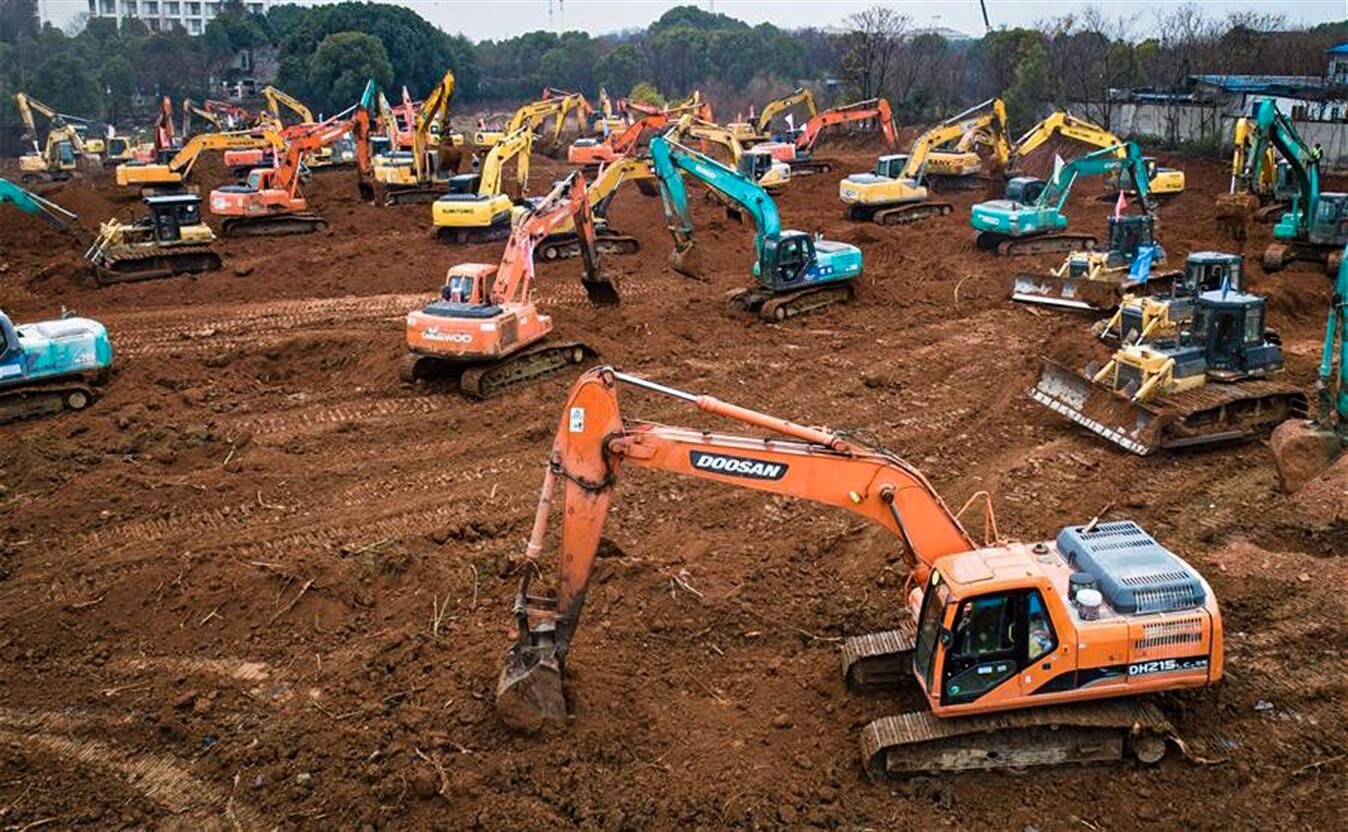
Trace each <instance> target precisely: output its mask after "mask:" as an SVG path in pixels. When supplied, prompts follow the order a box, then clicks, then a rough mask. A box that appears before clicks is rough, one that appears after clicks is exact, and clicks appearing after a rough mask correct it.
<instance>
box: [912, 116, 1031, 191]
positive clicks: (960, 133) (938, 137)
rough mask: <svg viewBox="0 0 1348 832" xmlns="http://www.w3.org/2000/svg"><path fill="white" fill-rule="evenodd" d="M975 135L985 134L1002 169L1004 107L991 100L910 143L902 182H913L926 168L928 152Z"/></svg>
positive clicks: (950, 119) (949, 119) (943, 123)
mask: <svg viewBox="0 0 1348 832" xmlns="http://www.w3.org/2000/svg"><path fill="white" fill-rule="evenodd" d="M978 131H988V132H989V133H990V134H991V135H990V138H989V141H990V143H991V145H992V147H993V153H994V155H995V156H996V158H997V162H998V164H999V165H1005V164H1006V161H1007V155H1008V153H1009V149H1008V145H1007V141H1006V138H1005V136H1006V105H1005V104H1003V103H1002V100H1001V99H1000V98H991V99H988V100H987V101H984V102H983V103H982V104H979V105H977V106H974V107H970V108H969V109H967V110H965V111H964V112H962V113H960V114H958V115H955V116H951V117H950V118H948V119H946V120H945V121H943V122H941V123H940V124H938V125H936V126H935V127H933V128H931V129H930V130H928V131H927V132H925V133H923V134H922V135H921V136H918V137H917V140H916V141H915V142H913V148H912V150H911V151H909V155H908V162H907V163H906V164H905V165H904V168H903V171H902V172H901V173H900V174H899V175H900V176H901V177H903V178H905V179H913V180H916V179H917V178H918V175H919V174H921V173H922V170H923V168H924V167H925V166H926V164H927V157H928V156H930V155H931V152H932V151H933V150H935V149H937V148H939V147H941V146H942V145H944V144H948V143H950V142H953V141H955V140H957V139H960V140H963V139H964V138H965V137H966V136H970V135H972V134H974V133H976V132H978Z"/></svg>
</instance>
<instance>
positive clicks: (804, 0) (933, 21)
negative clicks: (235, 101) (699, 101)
mask: <svg viewBox="0 0 1348 832" xmlns="http://www.w3.org/2000/svg"><path fill="white" fill-rule="evenodd" d="M390 1H391V2H396V3H399V4H400V5H403V6H410V7H412V8H413V9H416V11H417V12H418V13H420V14H421V16H422V17H424V18H426V19H427V20H429V21H431V22H432V23H434V24H436V25H437V26H439V27H440V28H442V29H445V30H446V31H449V32H462V33H463V34H465V35H467V36H468V37H470V38H472V39H473V40H485V39H488V38H491V39H499V38H505V37H510V36H511V35H517V34H520V33H521V32H528V31H532V30H534V29H552V30H555V31H563V30H564V29H581V30H584V31H588V32H591V33H594V34H600V33H603V32H612V31H615V30H618V29H627V28H632V27H643V26H645V25H647V24H648V23H650V22H651V21H652V20H655V19H656V18H657V17H659V16H660V15H661V14H663V13H664V12H665V10H666V9H669V8H672V7H674V6H679V5H689V1H688V0H685V2H683V3H680V2H675V1H674V0H551V2H549V0H390ZM3 2H5V0H0V3H3ZM39 2H40V3H41V4H42V7H43V10H44V14H46V15H48V16H49V17H50V19H51V20H52V21H53V22H54V23H56V24H58V25H64V24H65V23H67V22H68V21H70V20H73V19H74V18H75V16H76V15H78V14H79V13H80V12H83V11H87V10H88V8H89V4H88V0H39ZM273 2H275V0H273ZM300 2H304V3H308V4H310V5H312V4H314V3H316V2H326V0H300ZM986 2H987V6H988V16H989V17H990V18H991V20H992V25H993V27H999V26H1020V25H1030V24H1033V23H1034V22H1035V21H1037V20H1042V19H1045V18H1049V17H1058V16H1061V15H1063V14H1068V13H1071V12H1074V11H1077V10H1079V9H1081V8H1083V7H1084V6H1087V5H1095V6H1098V7H1100V8H1102V9H1103V10H1104V11H1105V12H1106V13H1108V15H1109V16H1110V17H1127V18H1129V19H1130V20H1131V21H1132V23H1133V30H1134V35H1135V36H1142V37H1145V36H1146V34H1147V30H1148V28H1149V27H1150V26H1152V25H1153V23H1152V21H1153V20H1154V12H1155V11H1161V12H1166V11H1170V10H1173V9H1175V8H1177V7H1178V6H1181V5H1184V3H1183V0H1096V2H1094V3H1093V4H1092V3H1086V2H1081V0H986ZM697 5H698V6H701V7H702V8H704V9H706V8H714V9H715V11H718V12H723V13H725V14H728V15H731V16H733V17H737V18H739V19H741V20H745V21H748V22H749V23H761V22H764V21H770V22H772V23H775V24H777V25H778V26H782V27H784V28H800V27H805V26H819V27H824V26H833V25H838V24H840V23H841V22H842V20H843V18H845V17H846V16H847V15H849V14H851V13H852V12H856V11H860V10H862V9H865V8H867V7H869V6H875V5H886V6H893V7H895V8H897V9H899V10H900V11H902V12H903V13H904V14H907V15H908V16H909V17H911V18H912V20H913V25H914V26H918V27H927V26H945V27H949V28H951V29H958V30H960V31H962V32H966V33H968V34H971V35H979V34H981V33H982V32H983V17H982V13H981V12H980V11H979V4H978V0H905V1H904V2H888V3H878V2H876V0H700V2H698V3H697ZM1198 5H1201V6H1202V7H1203V8H1204V9H1205V10H1207V12H1208V13H1209V14H1210V15H1213V16H1221V15H1225V14H1227V13H1228V12H1234V11H1245V10H1251V9H1253V10H1258V11H1263V12H1273V13H1276V14H1281V15H1283V16H1284V17H1286V18H1287V21H1288V23H1289V24H1292V25H1298V24H1315V23H1325V22H1328V21H1334V20H1343V19H1345V17H1348V0H1296V1H1295V2H1278V3H1269V2H1250V0H1203V1H1202V2H1201V3H1199V4H1198ZM549 10H551V15H549Z"/></svg>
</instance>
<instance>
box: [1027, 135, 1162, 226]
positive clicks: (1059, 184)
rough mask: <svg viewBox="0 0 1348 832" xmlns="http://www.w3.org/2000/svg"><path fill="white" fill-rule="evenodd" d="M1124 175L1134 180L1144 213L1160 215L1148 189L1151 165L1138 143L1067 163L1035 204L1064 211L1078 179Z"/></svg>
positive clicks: (1114, 147) (1108, 148)
mask: <svg viewBox="0 0 1348 832" xmlns="http://www.w3.org/2000/svg"><path fill="white" fill-rule="evenodd" d="M1124 172H1127V173H1128V174H1129V175H1130V176H1131V177H1132V180H1133V183H1134V184H1135V185H1136V187H1137V195H1138V199H1139V200H1140V201H1141V202H1142V206H1143V208H1144V210H1146V212H1147V213H1148V214H1154V213H1156V204H1155V202H1154V201H1153V200H1152V198H1151V188H1150V186H1149V185H1148V182H1149V181H1150V180H1149V177H1148V176H1147V163H1146V160H1145V159H1144V158H1143V157H1142V150H1141V148H1139V147H1138V146H1137V143H1136V142H1123V143H1122V144H1117V145H1113V146H1111V147H1103V148H1101V149H1099V150H1095V151H1092V152H1090V153H1087V154H1086V155H1085V156H1078V157H1077V158H1075V159H1073V160H1072V161H1070V162H1067V163H1066V164H1065V165H1063V167H1062V169H1061V170H1060V171H1059V172H1058V174H1057V176H1055V177H1054V178H1052V179H1051V180H1050V181H1049V183H1048V185H1047V186H1046V187H1045V188H1044V190H1043V191H1041V192H1040V194H1039V197H1038V199H1037V200H1035V204H1036V205H1037V206H1039V207H1044V206H1047V205H1049V204H1056V206H1057V208H1058V210H1060V211H1061V210H1062V206H1063V203H1065V202H1066V201H1067V197H1068V195H1069V194H1070V193H1071V192H1072V185H1074V184H1075V183H1076V180H1077V178H1078V177H1081V176H1105V175H1111V174H1119V173H1124Z"/></svg>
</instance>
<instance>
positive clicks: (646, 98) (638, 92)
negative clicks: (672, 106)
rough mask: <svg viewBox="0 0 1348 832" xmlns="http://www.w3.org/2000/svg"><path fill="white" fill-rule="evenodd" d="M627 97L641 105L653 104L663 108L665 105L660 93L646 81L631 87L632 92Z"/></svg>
mask: <svg viewBox="0 0 1348 832" xmlns="http://www.w3.org/2000/svg"><path fill="white" fill-rule="evenodd" d="M627 97H628V98H630V99H631V100H633V101H639V102H641V103H642V104H654V105H655V106H657V107H663V106H665V104H666V103H667V102H666V101H665V97H664V96H663V95H661V94H660V91H659V90H657V89H656V88H655V87H654V86H653V85H652V84H650V83H649V82H647V81H642V82H641V83H639V84H637V85H636V86H635V87H632V91H631V92H629V93H628V94H627Z"/></svg>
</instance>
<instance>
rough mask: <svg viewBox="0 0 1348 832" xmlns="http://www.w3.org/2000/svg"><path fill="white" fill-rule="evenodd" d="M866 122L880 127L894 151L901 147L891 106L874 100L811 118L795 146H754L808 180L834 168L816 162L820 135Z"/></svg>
mask: <svg viewBox="0 0 1348 832" xmlns="http://www.w3.org/2000/svg"><path fill="white" fill-rule="evenodd" d="M866 121H874V122H875V123H876V126H877V127H878V128H879V129H880V132H881V133H883V134H884V137H885V143H886V144H888V145H889V148H890V149H891V150H893V149H894V147H895V146H897V145H898V141H899V135H898V130H897V129H896V128H895V127H894V114H893V112H891V111H890V109H889V102H888V101H887V100H885V99H883V98H872V99H869V100H867V101H857V102H855V103H853V104H844V105H843V106H841V107H834V108H833V109H831V110H825V111H824V112H822V113H819V114H818V115H815V116H811V117H810V120H809V121H807V122H805V126H804V127H802V128H801V129H800V132H798V133H797V134H796V138H795V141H793V142H762V143H760V144H756V145H754V150H755V151H757V152H759V153H763V152H767V153H769V154H771V155H772V158H774V159H776V160H778V161H780V162H786V163H787V164H788V165H790V166H791V172H792V173H798V174H801V175H804V176H808V175H809V174H812V173H828V172H829V171H830V170H832V167H833V166H832V165H831V164H830V163H829V162H827V161H825V160H823V159H815V158H813V156H812V155H811V154H812V153H813V151H814V145H815V142H817V141H819V134H820V133H822V132H823V130H824V128H826V127H836V126H838V125H840V124H856V123H858V122H866Z"/></svg>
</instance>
